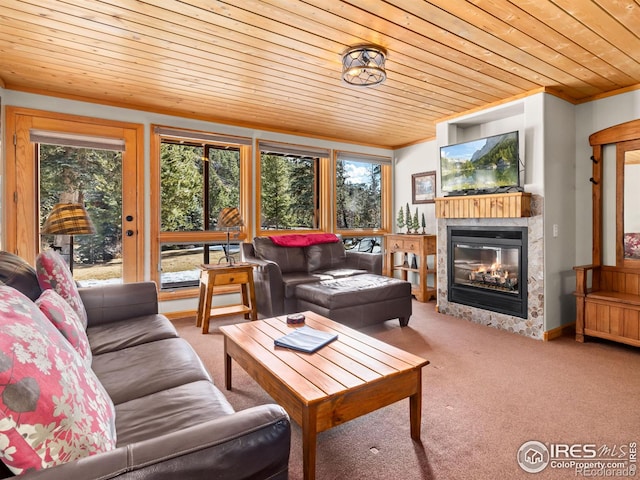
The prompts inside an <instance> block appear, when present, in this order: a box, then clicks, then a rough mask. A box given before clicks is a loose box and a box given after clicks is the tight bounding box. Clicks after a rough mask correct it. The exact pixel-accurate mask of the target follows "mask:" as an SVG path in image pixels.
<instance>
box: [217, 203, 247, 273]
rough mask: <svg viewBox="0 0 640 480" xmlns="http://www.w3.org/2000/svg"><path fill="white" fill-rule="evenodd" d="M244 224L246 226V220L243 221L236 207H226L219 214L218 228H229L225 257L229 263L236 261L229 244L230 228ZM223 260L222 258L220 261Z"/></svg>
mask: <svg viewBox="0 0 640 480" xmlns="http://www.w3.org/2000/svg"><path fill="white" fill-rule="evenodd" d="M242 226H244V222H243V221H242V217H241V216H240V212H239V211H238V209H237V208H236V207H226V208H223V209H222V210H220V214H219V215H218V228H226V229H227V250H226V251H225V254H224V258H225V260H226V261H227V263H228V264H229V265H233V262H235V260H234V259H233V257H232V256H231V255H230V253H229V252H230V251H231V250H230V248H231V247H230V245H229V229H230V228H234V227H242ZM221 260H222V258H221V259H220V261H221ZM220 261H218V263H220Z"/></svg>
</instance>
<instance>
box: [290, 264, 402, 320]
mask: <svg viewBox="0 0 640 480" xmlns="http://www.w3.org/2000/svg"><path fill="white" fill-rule="evenodd" d="M296 297H297V299H298V310H299V311H304V310H311V311H312V312H315V313H318V314H320V315H324V316H325V317H329V318H330V319H331V320H334V321H336V322H340V323H342V324H344V325H347V326H349V327H352V328H359V327H364V326H367V325H372V324H374V323H380V322H384V321H386V320H390V319H392V318H397V319H398V320H399V321H400V325H401V326H403V327H404V326H406V325H407V324H408V323H409V317H410V316H411V312H412V310H411V283H410V282H407V281H404V280H399V279H397V278H390V277H384V276H382V275H374V274H363V275H356V276H353V277H348V278H338V279H333V280H323V281H321V282H316V283H307V284H303V285H298V286H297V287H296Z"/></svg>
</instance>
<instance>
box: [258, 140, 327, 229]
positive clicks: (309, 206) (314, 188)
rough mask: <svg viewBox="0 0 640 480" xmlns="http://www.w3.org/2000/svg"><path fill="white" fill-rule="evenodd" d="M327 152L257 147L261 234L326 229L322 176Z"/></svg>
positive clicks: (281, 146) (274, 145) (280, 146)
mask: <svg viewBox="0 0 640 480" xmlns="http://www.w3.org/2000/svg"><path fill="white" fill-rule="evenodd" d="M328 158H329V151H328V150H324V149H315V148H312V147H297V146H291V145H285V144H277V143H269V142H261V143H260V167H259V168H260V177H259V178H260V196H259V203H260V230H261V231H262V232H267V231H268V232H269V233H272V232H273V231H277V230H285V231H296V230H297V231H300V230H302V231H304V230H318V229H323V228H326V225H327V222H326V221H323V217H322V215H321V210H322V206H323V202H326V201H327V200H328V199H327V195H323V194H322V191H323V190H322V184H323V182H322V180H321V179H322V172H323V171H324V170H326V168H327V162H328Z"/></svg>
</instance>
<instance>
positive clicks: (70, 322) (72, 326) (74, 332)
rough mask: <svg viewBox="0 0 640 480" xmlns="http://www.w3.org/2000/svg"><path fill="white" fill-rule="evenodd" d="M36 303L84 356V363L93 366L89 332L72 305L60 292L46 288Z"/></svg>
mask: <svg viewBox="0 0 640 480" xmlns="http://www.w3.org/2000/svg"><path fill="white" fill-rule="evenodd" d="M36 305H37V306H38V308H39V309H40V311H41V312H42V313H44V316H45V317H47V318H48V319H49V321H51V323H53V325H54V326H55V327H56V328H57V329H58V330H60V333H62V335H63V336H64V338H66V339H67V340H68V341H69V343H70V344H71V346H72V347H73V348H75V349H76V351H77V352H78V353H79V354H80V356H81V357H82V360H83V361H84V364H85V365H86V366H87V367H91V358H92V356H91V347H90V346H89V339H88V338H87V332H85V330H84V328H83V326H82V323H81V322H80V319H79V318H78V315H77V314H76V312H75V311H74V310H73V308H71V305H69V304H68V303H67V301H66V300H65V299H64V298H62V297H61V296H60V295H59V294H58V292H56V291H55V290H52V289H48V290H45V291H44V292H42V295H40V297H39V298H38V299H37V300H36Z"/></svg>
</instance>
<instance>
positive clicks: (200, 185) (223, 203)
mask: <svg viewBox="0 0 640 480" xmlns="http://www.w3.org/2000/svg"><path fill="white" fill-rule="evenodd" d="M154 134H155V135H154V142H153V152H154V156H155V157H156V158H157V162H153V163H154V168H152V176H153V177H152V178H153V181H154V182H156V181H157V184H158V186H159V187H158V191H159V195H157V200H156V201H155V202H154V204H155V207H156V208H157V209H158V214H157V215H154V218H156V219H157V222H158V224H157V226H155V232H157V233H155V234H154V236H153V237H154V238H155V239H156V242H155V245H154V247H153V248H152V261H153V262H154V264H155V265H157V267H158V268H157V272H158V273H157V274H156V278H154V279H155V280H156V281H157V282H158V283H159V285H160V288H161V290H165V291H167V290H175V289H184V288H185V287H190V288H191V287H196V286H198V281H199V272H200V269H199V268H198V267H199V265H200V264H203V263H205V264H207V263H218V262H219V261H221V260H223V259H224V256H225V254H226V253H227V231H226V229H225V230H222V229H218V228H217V219H218V214H219V212H220V210H222V209H223V208H225V207H238V208H239V209H240V212H241V213H242V215H243V217H245V218H248V211H249V209H248V201H247V200H246V199H247V198H248V193H249V192H248V188H246V187H245V188H243V185H247V178H248V176H249V173H248V170H249V168H248V161H249V159H250V145H251V140H250V139H245V138H236V137H225V136H220V135H214V134H208V133H204V132H196V131H190V130H180V129H173V128H168V127H157V126H156V127H154ZM152 191H153V188H152ZM243 195H244V196H243ZM152 201H153V200H152ZM152 229H153V226H152ZM229 233H230V238H231V242H232V243H231V244H230V247H231V248H230V249H229V252H228V253H229V254H230V255H233V256H235V257H236V259H237V256H238V254H239V247H238V242H239V241H240V240H242V239H244V238H246V235H247V231H246V228H242V229H241V230H238V229H235V230H233V229H232V230H231V231H230V232H229ZM154 254H155V255H154Z"/></svg>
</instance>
